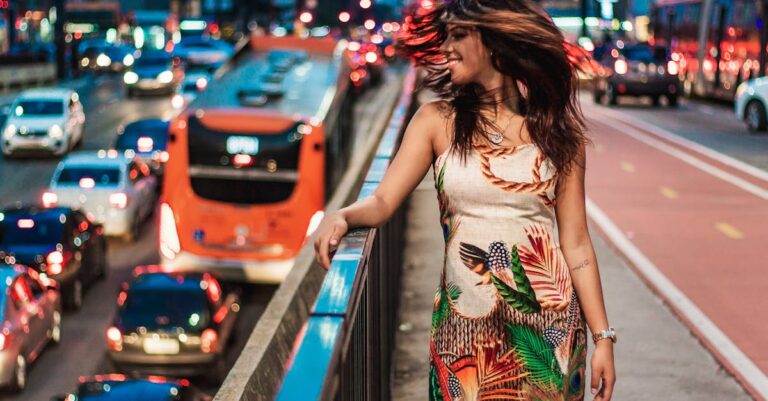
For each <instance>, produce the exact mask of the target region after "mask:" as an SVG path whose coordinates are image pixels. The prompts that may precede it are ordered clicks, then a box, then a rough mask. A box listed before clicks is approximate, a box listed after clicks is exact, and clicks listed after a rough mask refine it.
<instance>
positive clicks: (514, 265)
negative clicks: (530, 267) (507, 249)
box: [509, 244, 536, 302]
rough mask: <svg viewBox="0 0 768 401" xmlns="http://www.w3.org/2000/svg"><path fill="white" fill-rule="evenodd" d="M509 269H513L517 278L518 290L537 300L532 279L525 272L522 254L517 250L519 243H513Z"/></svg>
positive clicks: (513, 273) (515, 278)
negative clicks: (521, 259) (521, 258)
mask: <svg viewBox="0 0 768 401" xmlns="http://www.w3.org/2000/svg"><path fill="white" fill-rule="evenodd" d="M509 269H510V270H512V276H513V277H514V280H515V286H516V287H517V291H518V292H520V293H522V294H523V295H525V296H526V297H527V298H528V299H530V300H532V301H533V302H536V293H535V292H534V290H533V287H532V286H531V281H530V280H529V279H528V276H527V275H526V274H525V269H524V268H523V265H522V264H521V263H520V255H519V253H518V250H517V245H516V244H515V245H512V253H511V254H510V257H509Z"/></svg>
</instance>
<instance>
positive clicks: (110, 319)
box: [0, 1, 400, 400]
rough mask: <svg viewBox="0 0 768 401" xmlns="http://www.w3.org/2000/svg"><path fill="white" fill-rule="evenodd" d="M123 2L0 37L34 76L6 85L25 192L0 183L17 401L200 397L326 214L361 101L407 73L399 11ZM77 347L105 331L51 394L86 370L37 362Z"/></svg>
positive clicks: (0, 381)
mask: <svg viewBox="0 0 768 401" xmlns="http://www.w3.org/2000/svg"><path fill="white" fill-rule="evenodd" d="M3 4H4V3H3V2H1V1H0V15H2V14H3V13H6V12H5V11H3V10H4V9H3V7H2V5H3ZM28 6H29V7H35V6H34V5H28ZM124 6H125V5H124V4H121V3H119V2H112V1H107V2H77V1H69V2H66V5H65V8H66V15H65V17H64V18H66V21H64V22H63V23H62V22H61V21H59V22H55V16H53V17H52V16H51V15H49V13H46V14H43V13H38V12H36V11H34V10H32V14H30V15H27V14H26V13H22V14H17V12H19V11H21V10H20V9H17V8H14V10H12V11H13V14H12V15H11V16H10V17H11V18H14V19H17V18H18V19H19V20H20V21H23V22H22V23H19V24H16V25H15V26H14V30H13V34H12V35H11V36H12V37H11V38H8V35H7V34H5V33H2V32H4V26H3V25H0V61H2V64H0V69H1V68H2V67H3V65H4V64H5V63H6V62H7V63H14V65H17V66H18V68H25V67H26V66H29V71H31V72H30V73H34V74H38V73H39V74H40V76H39V77H37V76H36V77H35V78H30V79H31V80H33V81H34V85H33V86H38V87H36V88H30V89H27V88H25V86H29V85H30V82H25V83H21V84H19V85H16V84H13V85H14V87H17V86H21V87H20V88H18V89H13V90H8V91H5V89H4V87H3V86H0V95H2V96H0V111H2V113H0V133H1V134H2V142H0V148H2V151H3V155H4V158H3V159H2V160H0V168H2V169H3V177H4V178H5V177H6V174H11V175H8V176H7V177H13V179H14V180H18V181H13V183H11V182H8V183H6V184H4V185H2V186H0V203H1V204H2V207H3V208H2V210H1V212H0V261H2V262H3V263H4V266H3V267H1V268H0V273H2V274H3V276H2V278H1V279H2V280H1V281H2V282H3V283H5V284H6V286H5V287H4V290H3V292H2V294H0V301H2V302H0V306H2V307H3V308H4V309H3V311H4V312H3V314H2V315H0V318H1V319H3V320H4V321H5V323H4V325H3V326H2V328H3V329H2V330H3V331H2V332H0V356H2V358H0V385H2V386H3V390H0V391H3V392H6V393H8V395H9V396H14V397H18V398H17V399H27V397H33V398H39V397H51V396H53V395H54V394H58V395H56V396H55V397H54V398H53V399H61V400H71V399H81V400H86V399H91V398H93V399H121V400H122V399H126V398H124V397H126V394H134V393H135V392H136V391H141V392H142V393H143V394H146V396H150V395H151V394H153V393H154V392H157V394H158V395H159V394H161V393H162V394H164V396H166V397H169V398H168V399H169V400H209V399H210V394H211V393H212V392H214V391H215V389H216V388H217V387H218V386H219V385H220V383H221V382H222V380H223V379H224V377H225V376H226V374H227V372H228V371H229V368H230V367H231V366H232V363H233V360H234V359H235V358H236V357H237V355H238V353H239V350H240V349H242V347H243V345H244V343H245V340H246V339H247V336H248V334H249V333H250V330H251V328H252V327H253V325H254V324H255V320H256V319H257V318H258V315H259V314H260V313H261V310H262V309H263V307H264V305H265V304H266V302H267V301H268V300H269V297H270V296H271V293H272V292H273V291H274V288H275V287H274V285H275V284H279V283H280V282H282V280H284V278H285V276H286V275H287V274H288V272H289V271H290V268H291V267H292V265H293V261H294V260H295V258H296V256H297V254H298V252H299V250H300V249H301V248H302V246H303V245H304V244H305V243H306V241H307V238H308V237H309V236H310V235H311V234H312V232H313V231H314V228H315V227H316V226H317V224H318V223H319V221H320V219H322V217H323V208H324V205H325V202H326V200H327V196H328V195H329V191H331V190H332V189H333V188H334V186H335V185H336V184H337V183H338V181H339V179H340V177H341V175H342V173H343V171H344V166H345V165H346V163H347V161H348V160H349V158H350V153H351V149H352V146H353V144H354V142H355V141H354V138H352V136H353V134H352V133H353V127H354V125H355V123H354V122H353V115H354V113H355V107H357V106H356V104H357V102H358V99H367V98H370V97H372V96H374V95H375V93H376V92H377V91H378V89H379V88H380V87H381V86H382V83H384V82H385V81H386V79H387V74H388V73H389V70H390V64H391V63H393V62H394V63H395V64H397V63H398V62H397V60H396V57H395V51H394V41H395V35H396V34H397V31H399V30H400V24H399V23H398V22H396V21H395V20H394V15H392V14H388V15H389V16H388V17H387V18H390V19H388V20H386V21H379V22H375V21H374V18H375V17H374V15H375V14H374V13H372V12H371V11H365V12H364V13H360V14H358V15H350V14H349V13H347V15H346V17H345V16H344V15H343V13H341V9H340V11H339V13H335V14H334V15H333V16H332V19H333V22H334V23H333V24H329V25H320V24H319V22H320V21H319V20H318V21H312V23H304V24H297V25H294V24H293V19H292V18H291V17H289V16H288V15H289V14H285V15H280V16H278V17H275V18H276V19H275V20H273V21H272V22H269V21H266V20H264V19H260V18H255V19H253V20H251V21H249V23H247V24H245V25H240V26H237V25H232V24H231V22H230V21H229V20H227V19H226V18H223V17H221V16H215V15H211V16H191V15H187V16H184V17H180V15H182V14H186V13H181V14H179V13H174V12H165V11H158V10H142V9H136V10H133V11H130V12H124V8H123V7H124ZM19 7H21V6H19ZM290 11H293V10H290ZM6 14H7V13H6ZM313 14H314V13H313ZM313 14H309V16H308V14H306V13H301V14H300V15H299V16H300V17H301V18H300V19H301V20H304V19H306V18H310V19H314V17H315V15H313ZM316 16H317V17H318V19H319V18H321V15H320V13H318V14H317V15H316ZM35 18H37V19H35ZM345 19H346V20H345ZM0 20H3V18H0ZM43 20H45V22H43ZM342 20H344V21H342ZM388 21H391V22H388ZM297 22H300V21H297ZM315 22H317V24H316V23H315ZM20 24H26V25H20ZM41 24H42V25H46V24H48V25H47V26H48V28H46V29H49V30H48V31H46V32H45V33H41V32H40V31H37V30H38V29H41ZM339 24H342V25H343V26H342V27H340V26H339ZM371 24H373V25H371ZM59 25H61V26H60V29H61V30H60V31H57V29H59V28H57V27H59ZM22 26H24V29H21V28H22ZM395 27H397V28H395ZM340 28H343V29H340ZM4 39H9V40H11V41H12V42H13V43H14V45H13V46H10V48H9V49H8V50H9V51H7V52H6V53H5V54H2V50H3V49H4V46H3V45H2V43H3V40H4ZM46 40H49V41H50V43H49V44H48V45H33V42H35V41H40V42H46ZM25 42H26V43H25ZM59 49H62V50H61V51H59ZM41 63H42V64H43V65H45V67H46V68H40V69H39V71H38V70H37V69H36V68H37V66H39V65H41ZM33 67H34V68H33ZM1 78H2V74H0V79H1ZM0 85H2V84H0ZM3 92H5V93H3ZM361 102H362V103H363V104H364V103H365V101H364V100H361ZM365 107H366V108H370V109H372V110H376V105H375V104H370V105H365ZM6 171H7V172H6ZM249 290H255V292H249ZM244 292H248V293H244ZM89 293H95V294H93V295H90V294H89ZM112 294H114V298H113V295H112ZM105 296H106V298H107V299H116V302H104V297H105ZM6 299H7V300H8V301H7V302H6V301H5V300H6ZM63 311H66V313H64V312H63ZM246 311H250V312H249V313H248V314H246V315H243V312H246ZM241 315H243V316H241ZM67 327H69V329H67ZM67 330H76V331H77V332H78V333H81V334H80V335H78V336H75V335H73V336H62V333H63V332H66V331H67ZM77 337H82V338H86V337H87V338H99V339H101V341H100V342H98V344H90V345H89V347H88V349H87V350H84V349H81V350H80V357H81V358H83V360H84V361H89V362H86V364H88V365H89V366H92V368H91V370H87V371H81V372H80V375H81V377H80V383H79V384H78V383H73V382H71V383H70V384H69V385H68V386H66V387H65V388H62V386H60V385H59V386H58V387H55V390H52V389H53V388H54V387H50V388H48V385H47V384H45V385H42V386H41V385H40V383H41V382H40V379H37V378H35V377H39V376H38V375H50V374H51V372H54V371H55V369H56V366H55V365H57V364H77V363H78V362H77V360H76V359H73V360H71V361H70V360H66V361H64V360H60V361H58V362H57V361H41V360H40V359H39V356H40V355H43V356H44V355H45V353H41V352H42V350H43V349H44V348H46V347H47V346H48V345H49V344H58V343H59V342H61V341H63V342H64V343H65V344H66V343H68V344H70V345H72V346H73V350H72V351H69V350H68V349H67V347H63V348H62V349H57V350H56V352H55V353H56V354H62V355H66V356H67V357H68V358H73V357H74V354H72V352H74V348H78V347H80V346H81V345H82V343H81V341H83V340H81V339H79V338H77ZM62 338H63V340H62ZM51 364H53V366H51ZM33 365H34V366H33ZM46 365H48V366H46ZM83 366H85V365H83ZM43 372H45V373H43ZM30 375H32V376H31V378H30ZM94 375H95V376H94ZM160 375H162V376H160ZM189 380H191V381H192V382H190V381H189ZM30 382H34V383H37V385H34V386H33V388H29V383H30ZM192 383H194V384H192ZM195 384H197V386H196V385H195ZM197 387H200V388H202V389H203V391H201V390H199V389H198V388H197ZM65 391H67V393H65ZM206 393H207V394H206ZM110 397H113V398H110ZM143 399H146V398H143ZM158 399H165V398H158Z"/></svg>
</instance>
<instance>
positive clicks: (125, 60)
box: [123, 54, 134, 67]
mask: <svg viewBox="0 0 768 401" xmlns="http://www.w3.org/2000/svg"><path fill="white" fill-rule="evenodd" d="M133 62H134V59H133V56H132V55H130V54H126V55H125V57H123V65H125V66H126V67H130V66H132V65H133Z"/></svg>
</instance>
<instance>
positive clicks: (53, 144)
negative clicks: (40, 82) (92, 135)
mask: <svg viewBox="0 0 768 401" xmlns="http://www.w3.org/2000/svg"><path fill="white" fill-rule="evenodd" d="M84 124H85V113H84V112H83V105H82V104H81V103H80V97H79V96H78V94H77V92H75V91H74V90H72V89H67V88H37V89H27V90H25V91H22V92H21V93H20V94H19V95H18V96H16V98H15V99H14V101H13V103H12V104H11V106H10V110H9V113H8V116H7V118H6V120H5V124H4V125H3V129H2V132H3V134H2V135H3V142H2V145H3V146H2V147H3V154H4V155H5V156H14V155H16V154H18V153H22V152H41V151H42V152H46V153H51V154H53V155H54V156H61V155H64V154H65V153H67V152H69V151H70V150H72V149H73V148H74V147H75V146H76V145H78V144H80V143H81V142H82V140H83V133H84Z"/></svg>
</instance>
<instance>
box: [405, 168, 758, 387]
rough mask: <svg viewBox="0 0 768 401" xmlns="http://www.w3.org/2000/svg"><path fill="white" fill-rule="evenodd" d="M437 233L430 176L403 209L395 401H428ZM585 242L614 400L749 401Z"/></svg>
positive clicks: (613, 258) (640, 286) (615, 263)
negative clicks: (599, 289)
mask: <svg viewBox="0 0 768 401" xmlns="http://www.w3.org/2000/svg"><path fill="white" fill-rule="evenodd" d="M441 233H442V231H441V229H440V225H439V213H438V206H437V194H436V192H435V188H434V181H433V179H432V174H431V173H430V174H428V176H427V178H426V179H425V180H424V181H423V182H422V183H421V184H420V185H419V187H418V188H417V189H416V191H414V193H413V195H412V197H411V200H410V205H409V210H408V226H407V230H406V249H405V266H404V269H403V290H402V293H401V299H400V312H399V323H400V330H399V332H398V333H397V343H396V350H395V380H394V388H393V393H392V394H393V400H396V401H411V400H413V401H417V400H418V401H424V400H427V399H428V392H427V372H428V354H429V353H428V343H429V330H430V325H431V321H432V320H431V319H432V318H431V316H432V307H433V302H434V294H435V290H436V289H437V285H438V281H439V277H440V269H441V268H442V255H443V252H442V249H443V246H444V243H443V238H442V234H441ZM592 240H593V242H594V246H595V251H596V252H597V257H598V262H599V266H600V271H601V275H602V281H603V290H604V293H605V299H606V305H607V308H608V317H609V320H610V322H611V324H612V325H613V326H614V327H615V328H616V330H617V332H618V336H619V341H618V343H617V344H616V348H615V354H616V369H617V376H618V381H617V383H616V390H615V392H614V397H613V400H616V401H635V400H638V401H645V400H669V401H683V400H692V401H693V400H695V401H710V400H711V401H740V400H750V399H751V398H750V397H749V396H748V395H747V393H746V392H745V391H744V390H743V389H742V388H741V387H740V386H739V384H738V383H737V382H736V381H735V379H734V378H733V377H731V376H730V375H729V374H728V373H727V372H726V371H725V370H724V369H723V368H722V367H721V366H720V365H719V364H718V363H717V362H716V361H715V359H714V358H713V357H712V355H711V354H709V353H708V352H707V351H706V349H704V347H703V346H702V345H701V344H700V343H699V342H698V340H697V339H696V338H695V337H694V336H693V334H691V332H690V331H689V330H688V328H687V327H685V326H684V325H683V324H682V323H681V322H680V321H678V320H677V318H676V317H675V316H674V315H673V314H672V312H670V310H669V309H668V308H667V307H666V306H665V305H664V304H663V302H662V301H661V300H660V299H659V298H657V297H656V296H655V295H654V294H653V293H652V292H651V291H650V290H649V289H648V288H647V287H646V286H645V284H644V283H643V282H642V281H641V280H640V279H639V278H638V277H637V275H636V274H635V273H634V272H633V271H632V270H631V269H630V267H629V266H628V265H627V263H626V262H625V261H624V260H623V259H622V258H621V257H620V256H619V255H617V254H616V252H614V250H613V249H612V248H610V247H609V246H608V245H607V244H606V242H605V241H604V240H603V239H602V238H600V237H599V236H598V235H597V234H596V230H592ZM590 346H591V345H590ZM590 351H591V348H590ZM588 377H589V373H588ZM587 383H589V382H587ZM587 385H588V384H587ZM588 392H589V389H587V393H588ZM586 399H591V397H590V396H589V395H588V396H587V397H586Z"/></svg>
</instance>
